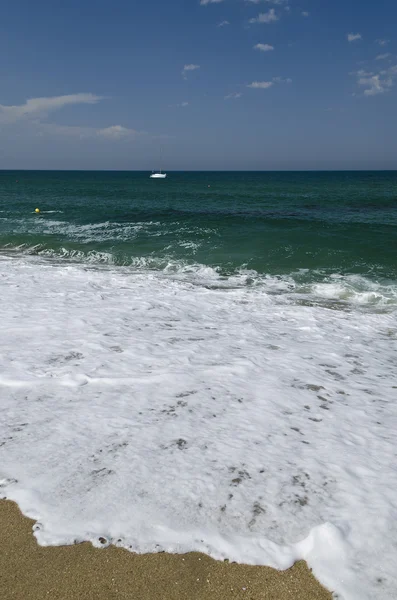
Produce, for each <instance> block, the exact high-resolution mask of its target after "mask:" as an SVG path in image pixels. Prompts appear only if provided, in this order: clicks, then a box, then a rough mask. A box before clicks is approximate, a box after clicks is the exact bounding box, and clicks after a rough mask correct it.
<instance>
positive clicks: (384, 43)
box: [376, 40, 390, 46]
mask: <svg viewBox="0 0 397 600" xmlns="http://www.w3.org/2000/svg"><path fill="white" fill-rule="evenodd" d="M376 42H377V43H378V44H379V46H386V45H387V44H388V43H389V42H390V40H376Z"/></svg>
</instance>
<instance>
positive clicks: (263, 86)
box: [247, 77, 292, 90]
mask: <svg viewBox="0 0 397 600" xmlns="http://www.w3.org/2000/svg"><path fill="white" fill-rule="evenodd" d="M279 83H292V79H290V78H289V77H273V79H272V81H253V82H252V83H250V84H249V85H247V87H249V88H253V89H257V90H267V89H268V88H270V87H272V85H274V84H279Z"/></svg>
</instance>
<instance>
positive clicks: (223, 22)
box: [218, 21, 230, 27]
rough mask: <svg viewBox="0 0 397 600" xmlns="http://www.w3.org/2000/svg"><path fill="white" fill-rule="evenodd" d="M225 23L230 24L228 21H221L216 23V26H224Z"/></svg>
mask: <svg viewBox="0 0 397 600" xmlns="http://www.w3.org/2000/svg"><path fill="white" fill-rule="evenodd" d="M226 25H230V23H229V21H221V22H220V23H219V24H218V27H226Z"/></svg>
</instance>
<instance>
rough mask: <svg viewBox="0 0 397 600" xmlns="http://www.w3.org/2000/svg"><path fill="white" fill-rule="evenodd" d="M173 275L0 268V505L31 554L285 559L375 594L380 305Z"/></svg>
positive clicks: (32, 264)
mask: <svg viewBox="0 0 397 600" xmlns="http://www.w3.org/2000/svg"><path fill="white" fill-rule="evenodd" d="M192 271H193V275H192ZM175 275H176V276H175ZM182 275H183V276H182ZM182 275H181V272H180V271H178V272H177V273H176V274H175V272H171V273H167V272H164V271H161V272H156V271H153V270H152V271H147V270H145V269H144V268H141V269H140V270H132V269H125V268H124V269H123V268H114V267H106V268H100V269H93V268H90V267H89V266H88V265H86V266H83V265H78V264H67V265H65V264H64V265H61V264H53V263H51V262H50V261H45V260H43V259H41V258H39V257H34V256H24V257H21V258H16V257H15V258H11V259H10V257H1V258H0V281H1V284H2V319H1V322H0V327H1V330H2V331H1V339H2V354H1V357H0V395H1V404H0V407H1V408H0V410H1V412H0V489H1V493H2V495H3V496H4V497H7V498H10V499H13V500H15V501H17V502H18V503H19V505H20V507H21V509H22V510H23V512H24V513H25V514H26V515H28V516H30V517H32V518H34V519H35V520H37V522H38V523H37V525H36V527H35V535H36V537H37V539H38V541H39V543H41V544H45V545H47V544H61V543H73V542H74V541H81V540H90V541H91V542H92V543H93V544H95V545H99V544H100V542H99V537H104V538H105V539H106V540H107V542H108V543H116V544H118V545H122V546H124V547H126V548H129V549H131V550H134V551H138V552H147V551H159V550H167V551H171V552H185V551H190V550H199V551H203V552H207V553H209V554H211V555H212V556H214V557H215V558H220V559H222V558H229V559H231V560H237V561H241V562H247V563H251V564H268V565H270V566H273V567H277V568H281V569H285V568H287V567H289V566H290V565H291V564H292V563H293V562H294V561H295V560H297V559H300V558H303V559H305V560H307V561H308V563H309V565H310V566H311V567H312V568H313V570H314V573H315V575H316V576H317V577H318V578H319V580H320V581H321V582H322V583H323V584H324V585H326V586H327V587H328V588H330V589H331V590H335V591H336V592H338V593H339V595H340V597H342V598H345V599H346V600H365V599H368V600H369V599H370V598H371V600H372V599H374V598H379V599H380V598H382V600H383V599H385V598H395V597H396V594H397V580H396V576H395V564H396V559H397V552H396V549H395V539H396V533H397V531H396V524H395V523H396V521H395V518H394V517H395V514H396V511H397V499H396V495H395V491H394V490H395V489H396V487H397V473H396V469H395V465H394V463H395V448H394V445H395V443H394V438H395V434H394V432H395V429H396V426H397V410H396V405H395V397H396V389H397V388H396V387H395V386H397V381H396V373H395V350H396V343H397V323H396V312H395V310H392V309H393V306H391V307H389V310H388V311H385V312H379V311H378V310H373V307H372V304H371V303H369V308H368V310H367V312H366V313H365V318H363V314H362V310H361V308H362V307H361V303H355V302H350V304H349V310H330V308H332V306H333V305H332V303H331V304H328V305H327V306H322V305H321V304H316V303H315V302H313V299H315V298H317V299H319V298H321V296H324V293H323V291H322V289H321V287H320V288H318V285H321V284H322V283H321V282H320V283H319V284H318V285H317V284H314V285H310V286H309V288H308V289H307V291H306V292H304V289H303V288H302V287H299V285H300V284H298V283H297V282H296V281H295V279H294V277H292V276H291V277H289V278H271V277H268V278H262V281H261V284H260V285H251V284H250V283H247V279H249V278H251V280H252V277H253V274H252V273H250V272H243V273H241V277H245V278H247V279H246V281H245V284H244V285H234V283H235V282H232V283H231V284H230V285H225V286H224V287H222V285H215V284H216V283H222V282H224V283H225V284H227V283H230V282H229V280H228V278H225V277H223V278H222V276H221V275H220V274H219V273H217V272H216V271H214V270H212V271H211V270H210V269H209V268H204V267H203V268H201V270H200V267H199V266H197V268H196V269H192V270H191V271H190V272H189V273H186V271H185V272H184V273H183V274H182ZM236 277H237V275H236ZM199 282H201V285H199ZM210 282H212V284H214V285H212V286H211V285H209V283H210ZM342 282H343V280H342ZM345 284H346V285H353V283H352V281H350V282H345ZM316 285H317V287H316ZM330 285H334V284H332V283H330ZM339 285H340V281H339V280H338V283H337V286H339ZM360 285H361V287H363V285H364V284H363V282H362V281H361V282H360ZM355 286H356V288H357V289H358V282H357V281H356V282H355ZM330 289H331V288H330ZM319 290H320V291H319ZM367 291H368V292H371V293H372V290H370V289H369V288H368V290H367ZM383 291H384V290H383ZM363 293H366V292H365V291H364V292H363ZM325 295H326V300H327V302H328V301H329V300H330V299H331V300H332V301H333V300H335V299H338V296H340V290H339V288H334V291H333V292H332V293H331V298H330V294H328V292H327V294H325ZM303 297H305V298H306V300H307V305H305V304H302V302H301V300H302V298H303ZM348 300H349V301H350V300H351V298H350V299H348ZM353 300H354V298H353Z"/></svg>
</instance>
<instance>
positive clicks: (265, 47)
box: [254, 44, 274, 52]
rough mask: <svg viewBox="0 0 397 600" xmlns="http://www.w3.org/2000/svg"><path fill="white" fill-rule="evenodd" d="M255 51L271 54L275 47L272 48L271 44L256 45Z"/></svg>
mask: <svg viewBox="0 0 397 600" xmlns="http://www.w3.org/2000/svg"><path fill="white" fill-rule="evenodd" d="M254 50H260V51H261V52H270V51H271V50H274V46H271V45H270V44H256V46H254Z"/></svg>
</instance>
